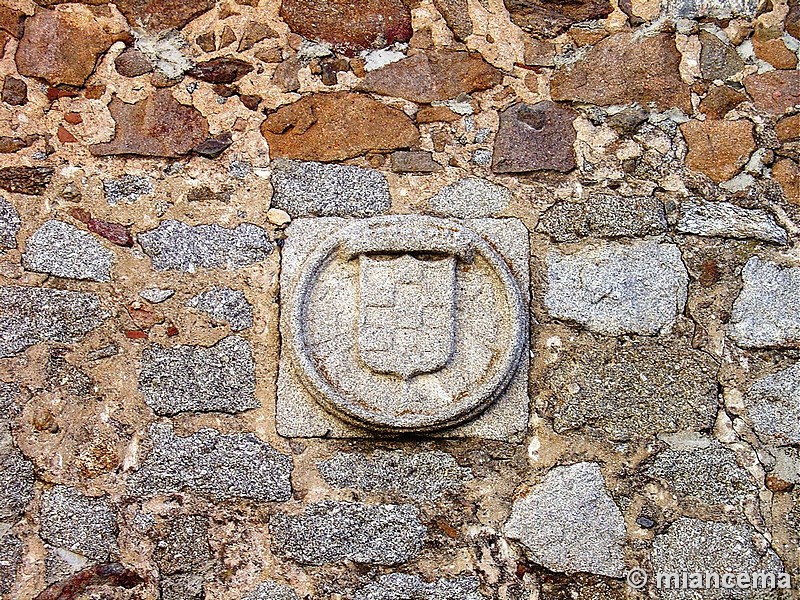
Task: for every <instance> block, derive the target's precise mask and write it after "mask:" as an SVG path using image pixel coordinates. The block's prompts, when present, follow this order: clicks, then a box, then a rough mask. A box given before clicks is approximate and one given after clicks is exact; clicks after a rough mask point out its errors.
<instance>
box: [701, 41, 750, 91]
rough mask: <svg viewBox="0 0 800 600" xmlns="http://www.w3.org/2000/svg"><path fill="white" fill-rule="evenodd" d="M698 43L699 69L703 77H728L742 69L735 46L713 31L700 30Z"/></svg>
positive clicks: (740, 59)
mask: <svg viewBox="0 0 800 600" xmlns="http://www.w3.org/2000/svg"><path fill="white" fill-rule="evenodd" d="M700 43H701V44H702V50H701V51H700V71H701V73H702V74H703V77H704V78H705V79H708V80H710V81H714V80H715V79H722V80H725V79H730V78H731V77H733V76H734V75H736V74H737V73H739V72H740V71H741V70H742V69H744V60H742V57H741V56H739V54H738V53H737V52H736V48H734V47H733V46H731V45H730V44H727V43H725V42H723V41H722V40H721V39H719V38H718V37H717V36H716V35H714V34H713V33H709V32H708V31H701V32H700Z"/></svg>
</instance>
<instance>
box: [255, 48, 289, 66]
mask: <svg viewBox="0 0 800 600" xmlns="http://www.w3.org/2000/svg"><path fill="white" fill-rule="evenodd" d="M253 55H254V56H255V57H256V58H257V59H258V60H260V61H263V62H265V63H279V62H281V61H282V60H283V51H282V50H281V49H280V48H263V49H261V50H256V51H255V53H254V54H253Z"/></svg>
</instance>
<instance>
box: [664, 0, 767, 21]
mask: <svg viewBox="0 0 800 600" xmlns="http://www.w3.org/2000/svg"><path fill="white" fill-rule="evenodd" d="M757 8H758V0H667V2H665V4H664V14H666V15H668V16H670V17H672V18H673V19H698V18H704V17H710V18H713V19H730V18H731V17H737V16H738V17H745V18H747V19H752V18H753V17H755V16H756V9H757Z"/></svg>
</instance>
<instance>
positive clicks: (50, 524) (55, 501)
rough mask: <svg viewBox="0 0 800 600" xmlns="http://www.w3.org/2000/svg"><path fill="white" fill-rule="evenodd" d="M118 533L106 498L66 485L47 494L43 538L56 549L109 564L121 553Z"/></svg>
mask: <svg viewBox="0 0 800 600" xmlns="http://www.w3.org/2000/svg"><path fill="white" fill-rule="evenodd" d="M116 532H117V520H116V516H115V515H114V511H113V510H112V508H111V506H110V505H109V504H108V502H107V501H106V500H105V499H103V498H90V497H88V496H84V495H83V494H81V493H80V492H78V491H77V490H76V489H75V488H71V487H66V486H63V485H58V486H55V487H53V488H51V489H49V490H47V491H46V492H45V493H44V496H43V498H42V513H41V527H40V531H39V535H40V536H41V538H42V539H43V540H44V541H46V542H48V543H50V544H52V545H53V546H57V547H60V548H66V549H67V550H70V551H72V552H76V553H78V554H80V555H82V556H85V557H87V558H89V559H92V560H98V561H105V560H108V558H109V556H111V555H114V554H117V553H118V552H119V547H118V546H117V538H116V535H117V533H116Z"/></svg>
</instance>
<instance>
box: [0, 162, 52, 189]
mask: <svg viewBox="0 0 800 600" xmlns="http://www.w3.org/2000/svg"><path fill="white" fill-rule="evenodd" d="M53 172H54V170H53V169H52V168H50V167H4V168H2V169H0V189H3V190H6V191H7V192H14V193H17V194H27V195H29V196H41V195H42V194H44V190H45V188H47V185H48V184H49V183H50V179H52V177H53Z"/></svg>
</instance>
